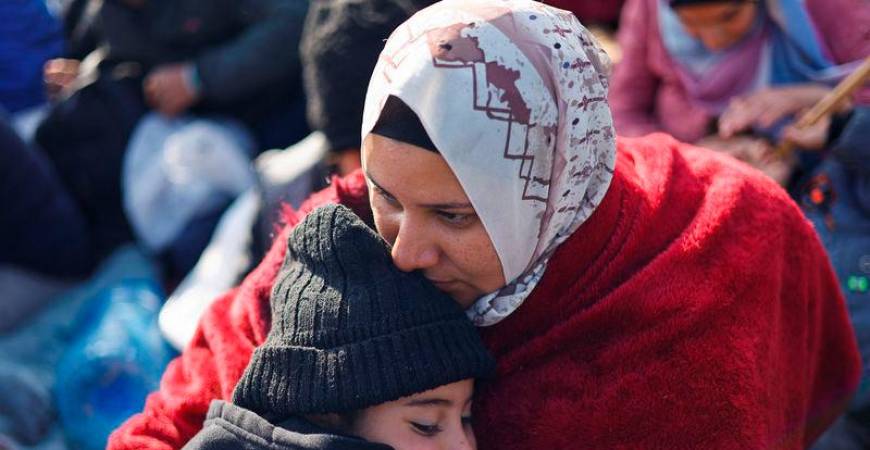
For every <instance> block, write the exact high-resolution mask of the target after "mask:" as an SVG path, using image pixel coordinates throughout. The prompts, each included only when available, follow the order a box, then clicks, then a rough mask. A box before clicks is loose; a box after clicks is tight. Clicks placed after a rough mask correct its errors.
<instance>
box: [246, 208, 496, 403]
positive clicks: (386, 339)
mask: <svg viewBox="0 0 870 450" xmlns="http://www.w3.org/2000/svg"><path fill="white" fill-rule="evenodd" d="M271 307H272V328H271V330H270V331H269V335H268V337H267V338H266V342H265V343H264V344H263V345H262V346H261V347H259V348H257V350H255V351H254V355H253V356H252V358H251V361H250V363H249V364H248V367H247V369H246V370H245V373H244V375H243V376H242V378H241V380H240V381H239V384H238V385H237V386H236V390H235V393H234V396H233V402H234V403H236V404H237V405H239V406H242V407H244V408H247V409H250V410H252V411H254V412H256V413H258V414H260V415H262V416H264V417H287V416H291V415H298V414H310V413H346V412H352V411H356V410H359V409H363V408H367V407H369V406H374V405H378V404H381V403H385V402H388V401H392V400H396V399H399V398H401V397H405V396H408V395H412V394H415V393H418V392H423V391H427V390H430V389H434V388H436V387H439V386H443V385H445V384H450V383H453V382H456V381H460V380H464V379H466V378H480V377H486V376H489V375H490V374H491V373H492V371H493V370H494V365H495V362H494V360H493V359H492V356H490V355H489V353H488V352H487V350H486V348H485V347H484V346H483V343H482V341H481V339H480V337H479V335H478V333H477V329H476V328H475V327H474V325H472V323H471V321H469V320H468V318H467V317H466V316H465V313H464V312H463V311H462V309H461V308H460V307H459V305H458V304H457V303H456V302H455V301H454V300H453V299H451V298H450V297H448V296H447V295H446V294H444V293H442V292H440V291H439V290H437V289H436V288H435V287H434V286H432V285H431V284H430V283H429V282H428V281H427V280H426V279H425V278H424V277H423V276H422V274H420V273H417V272H413V273H405V272H402V271H400V270H398V269H397V268H396V267H395V266H394V265H393V263H392V260H391V258H390V253H389V250H388V247H387V244H386V243H385V242H384V241H383V239H381V237H380V236H378V235H377V234H376V233H375V232H374V231H373V230H372V229H371V228H369V227H368V226H366V225H365V224H364V223H363V222H362V220H360V219H359V218H358V217H357V216H356V215H354V214H353V212H351V211H350V210H349V209H348V208H346V207H344V206H340V205H328V206H324V207H321V208H319V209H317V210H315V211H313V212H312V213H310V214H309V215H308V216H307V217H306V218H305V220H304V221H302V223H300V224H299V225H298V226H297V227H296V229H294V230H293V232H292V233H291V234H290V237H289V239H288V242H287V256H286V258H285V260H284V264H283V266H282V267H281V271H280V273H279V274H278V277H277V279H276V282H275V286H274V288H273V290H272V296H271Z"/></svg>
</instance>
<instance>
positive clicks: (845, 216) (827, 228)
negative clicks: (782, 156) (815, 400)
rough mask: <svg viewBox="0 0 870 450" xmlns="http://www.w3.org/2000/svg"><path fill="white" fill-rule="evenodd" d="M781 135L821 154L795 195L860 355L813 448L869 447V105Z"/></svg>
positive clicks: (815, 449) (791, 129) (794, 128)
mask: <svg viewBox="0 0 870 450" xmlns="http://www.w3.org/2000/svg"><path fill="white" fill-rule="evenodd" d="M804 106H806V107H808V106H811V105H804ZM783 136H784V137H785V138H786V139H788V140H789V141H791V142H794V143H795V144H797V145H799V146H800V147H801V148H803V149H806V150H807V151H815V152H820V153H822V154H823V155H824V159H823V161H822V162H821V163H820V164H819V165H818V167H817V168H816V169H815V171H814V173H813V174H812V177H811V178H810V179H809V180H808V181H807V182H806V183H804V184H803V185H801V186H800V190H799V199H800V203H801V206H802V207H803V210H804V213H805V214H806V216H807V218H809V219H810V221H812V223H813V226H814V227H815V229H816V231H817V232H818V234H819V236H820V237H821V241H822V244H823V245H824V246H825V249H826V250H827V251H828V255H829V256H830V258H831V264H832V265H833V267H834V271H835V272H836V273H837V277H838V278H839V280H840V285H841V286H842V289H843V292H844V294H845V297H846V303H847V306H848V308H849V315H850V318H851V320H852V325H853V327H854V328H855V335H856V337H857V338H858V346H859V348H860V351H861V357H862V360H863V377H862V384H861V388H860V389H859V390H858V392H857V394H856V395H855V398H854V399H853V400H852V402H851V404H850V406H849V409H848V410H847V411H846V413H845V414H844V415H843V416H842V417H841V418H840V419H839V420H838V421H837V422H836V423H835V424H834V425H833V427H832V428H831V429H830V430H828V431H827V432H826V433H825V434H824V435H823V436H822V437H821V438H820V440H819V442H818V443H817V444H816V445H815V446H814V447H813V449H814V450H826V449H831V450H833V449H837V450H851V449H855V450H859V449H866V448H870V146H868V143H870V107H867V106H858V107H854V108H848V109H847V110H846V111H843V112H840V113H837V114H835V115H833V116H827V117H824V118H823V119H822V120H820V121H819V122H818V123H817V124H816V125H813V126H810V127H807V128H804V129H798V128H796V127H795V126H788V127H786V129H785V130H784V132H783Z"/></svg>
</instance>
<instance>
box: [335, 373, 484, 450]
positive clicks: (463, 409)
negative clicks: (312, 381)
mask: <svg viewBox="0 0 870 450" xmlns="http://www.w3.org/2000/svg"><path fill="white" fill-rule="evenodd" d="M473 391H474V380H472V379H467V380H462V381H459V382H456V383H453V384H448V385H444V386H441V387H438V388H436V389H432V390H431V391H426V392H421V393H419V394H415V395H412V396H409V397H404V398H401V399H399V400H396V401H393V402H389V403H383V404H380V405H377V406H373V407H371V408H368V409H364V410H362V411H361V412H360V414H359V415H358V416H357V417H356V420H355V421H354V425H353V430H352V431H353V433H354V434H356V435H357V436H359V437H361V438H363V439H365V440H367V441H369V442H378V443H381V444H387V445H390V446H392V447H393V448H394V449H395V450H428V449H432V450H434V449H444V450H446V449H450V450H467V449H476V448H477V442H476V441H475V439H474V431H473V430H472V429H471V394H472V393H473Z"/></svg>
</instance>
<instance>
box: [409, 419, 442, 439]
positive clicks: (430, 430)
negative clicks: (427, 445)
mask: <svg viewBox="0 0 870 450" xmlns="http://www.w3.org/2000/svg"><path fill="white" fill-rule="evenodd" d="M410 423H411V426H412V427H414V430H415V431H416V432H417V433H420V434H422V435H423V436H427V437H432V436H435V435H436V434H438V433H440V432H441V427H440V426H438V424H434V425H428V424H424V423H417V422H410Z"/></svg>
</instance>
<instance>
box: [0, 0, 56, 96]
mask: <svg viewBox="0 0 870 450" xmlns="http://www.w3.org/2000/svg"><path fill="white" fill-rule="evenodd" d="M63 45H64V43H63V33H62V31H61V26H60V22H59V21H58V20H57V19H56V18H54V17H53V16H52V15H51V13H49V11H48V8H47V7H46V4H45V2H44V1H43V0H3V1H0V106H2V107H3V108H5V109H6V110H7V111H9V112H11V113H15V112H18V111H21V110H23V109H26V108H30V107H33V106H36V105H39V104H40V103H43V102H44V101H45V86H44V85H43V81H42V66H43V65H44V64H45V62H46V61H48V60H49V59H52V58H58V57H60V56H61V55H62V54H63Z"/></svg>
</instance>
